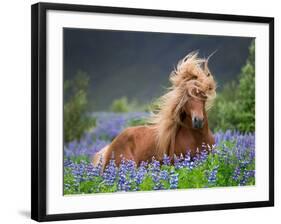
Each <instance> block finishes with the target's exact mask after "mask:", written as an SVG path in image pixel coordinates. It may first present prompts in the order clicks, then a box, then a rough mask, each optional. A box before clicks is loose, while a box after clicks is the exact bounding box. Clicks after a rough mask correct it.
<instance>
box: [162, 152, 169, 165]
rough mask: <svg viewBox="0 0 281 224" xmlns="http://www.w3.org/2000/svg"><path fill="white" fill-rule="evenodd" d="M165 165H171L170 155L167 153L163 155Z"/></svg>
mask: <svg viewBox="0 0 281 224" xmlns="http://www.w3.org/2000/svg"><path fill="white" fill-rule="evenodd" d="M163 165H166V166H170V165H171V160H170V157H169V156H167V155H166V154H164V156H163Z"/></svg>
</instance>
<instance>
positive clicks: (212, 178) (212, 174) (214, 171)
mask: <svg viewBox="0 0 281 224" xmlns="http://www.w3.org/2000/svg"><path fill="white" fill-rule="evenodd" d="M217 173H218V166H215V167H214V168H213V169H212V170H211V171H210V172H209V176H208V183H209V184H214V183H216V181H217Z"/></svg>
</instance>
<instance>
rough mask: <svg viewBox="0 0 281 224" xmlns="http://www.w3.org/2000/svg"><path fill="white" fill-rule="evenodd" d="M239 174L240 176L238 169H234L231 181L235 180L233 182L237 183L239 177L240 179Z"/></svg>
mask: <svg viewBox="0 0 281 224" xmlns="http://www.w3.org/2000/svg"><path fill="white" fill-rule="evenodd" d="M240 174H241V169H240V167H236V168H235V170H234V172H233V176H232V179H233V180H235V181H238V179H239V177H240Z"/></svg>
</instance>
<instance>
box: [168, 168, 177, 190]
mask: <svg viewBox="0 0 281 224" xmlns="http://www.w3.org/2000/svg"><path fill="white" fill-rule="evenodd" d="M178 175H179V174H178V173H176V172H175V171H174V170H171V172H170V179H169V183H170V189H177V188H178V182H179V178H178Z"/></svg>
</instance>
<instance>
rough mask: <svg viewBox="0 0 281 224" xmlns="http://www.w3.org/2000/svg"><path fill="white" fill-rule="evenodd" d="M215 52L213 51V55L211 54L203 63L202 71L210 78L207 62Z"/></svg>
mask: <svg viewBox="0 0 281 224" xmlns="http://www.w3.org/2000/svg"><path fill="white" fill-rule="evenodd" d="M216 52H217V50H215V51H214V52H213V53H211V54H210V55H209V56H208V57H207V59H206V60H205V61H204V71H205V73H206V75H207V76H210V75H211V72H210V70H209V67H208V63H209V60H210V58H211V57H212V56H213V55H214V54H215V53H216Z"/></svg>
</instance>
